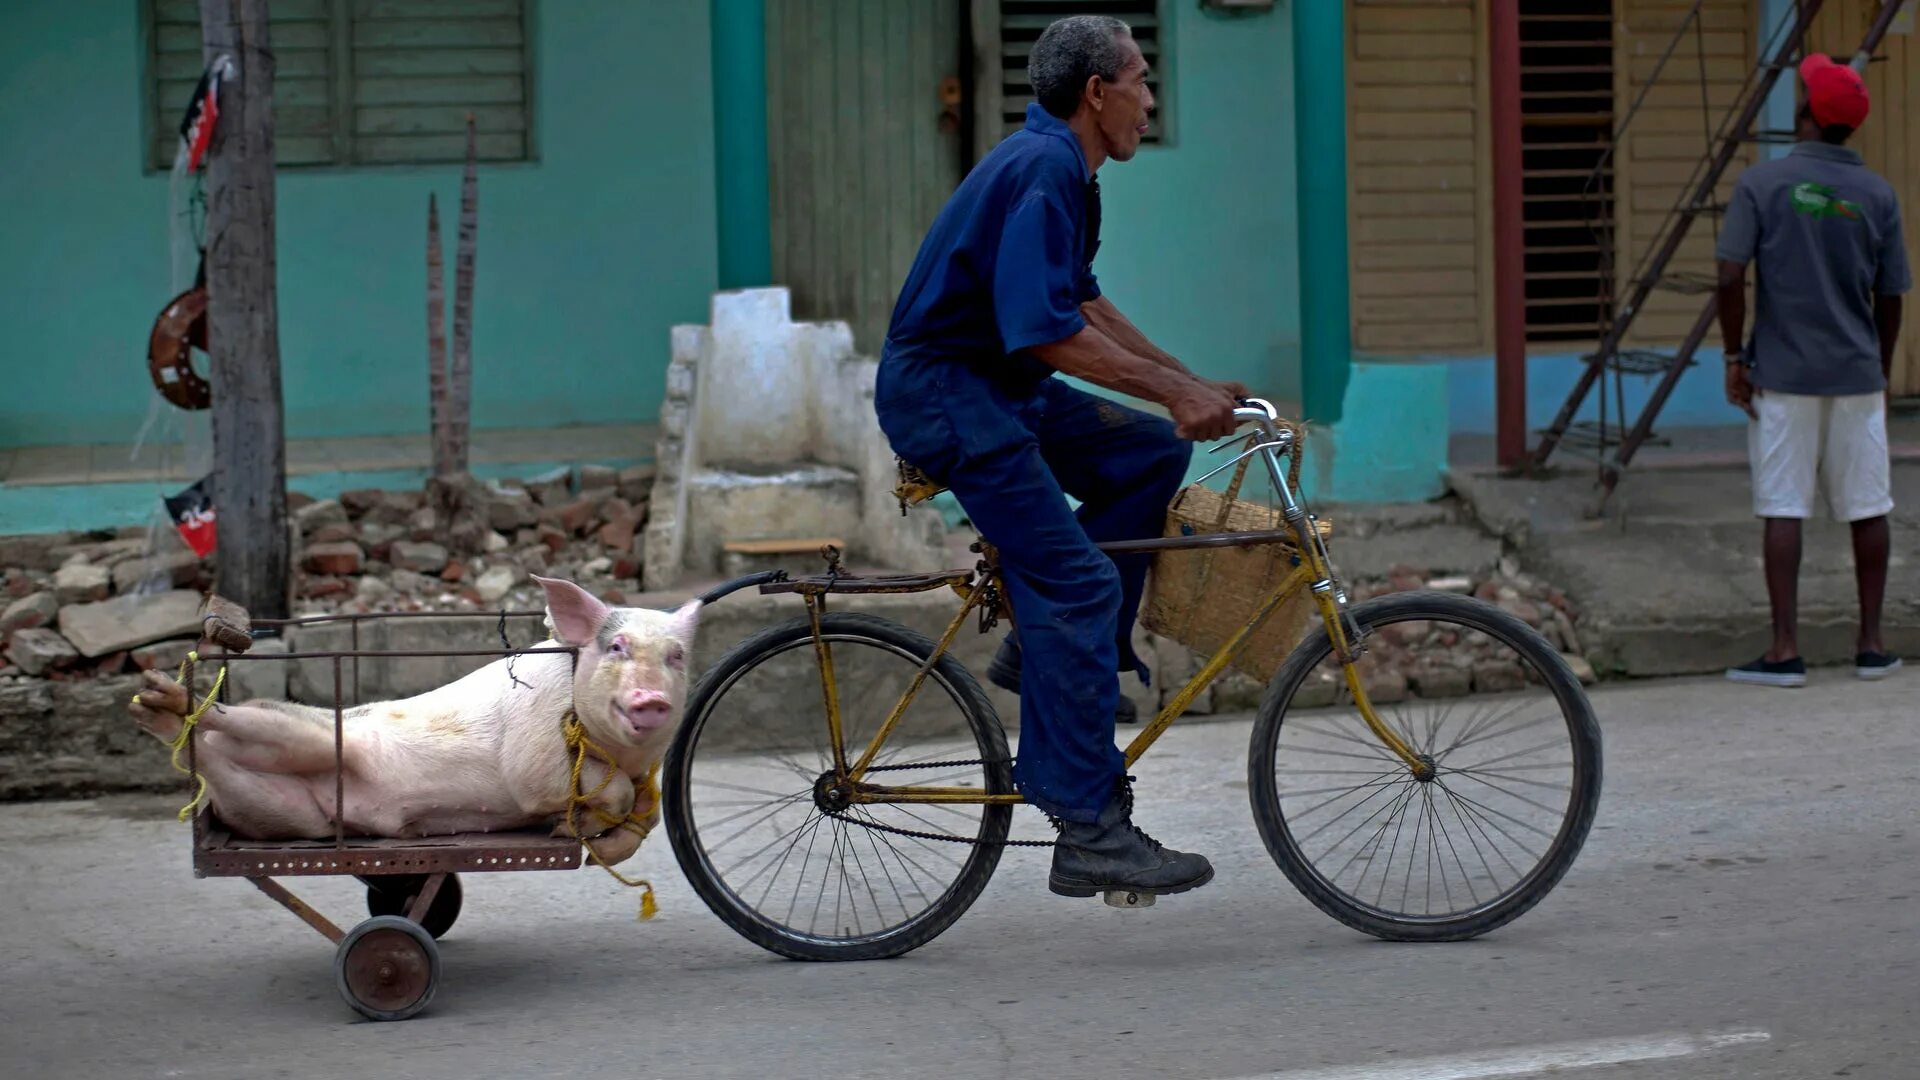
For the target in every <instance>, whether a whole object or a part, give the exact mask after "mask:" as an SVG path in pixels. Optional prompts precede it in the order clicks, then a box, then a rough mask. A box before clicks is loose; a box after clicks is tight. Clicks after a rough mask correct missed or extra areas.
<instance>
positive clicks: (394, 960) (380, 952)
mask: <svg viewBox="0 0 1920 1080" xmlns="http://www.w3.org/2000/svg"><path fill="white" fill-rule="evenodd" d="M333 979H334V984H335V985H336V986H338V987H339V988H340V996H341V997H343V998H345V999H346V1001H347V1004H349V1005H351V1006H353V1008H354V1011H356V1012H358V1013H359V1014H360V1015H362V1016H364V1017H366V1018H367V1019H369V1020H405V1019H407V1018H408V1017H410V1016H412V1015H413V1014H415V1013H417V1012H419V1011H420V1010H421V1009H424V1008H426V1007H427V1002H429V1001H432V1000H433V992H434V991H435V990H437V989H439V986H440V947H439V946H437V945H435V944H434V943H433V938H431V937H429V936H428V935H427V932H426V930H424V929H422V928H421V927H419V926H416V925H415V924H414V923H412V922H411V921H409V920H407V919H404V918H401V917H400V916H398V915H376V916H374V917H373V918H371V919H368V920H367V921H366V922H363V923H361V924H360V925H358V926H356V927H354V928H353V929H352V930H349V931H347V936H346V937H345V938H342V939H341V941H340V947H339V949H337V950H336V951H335V952H334V954H333Z"/></svg>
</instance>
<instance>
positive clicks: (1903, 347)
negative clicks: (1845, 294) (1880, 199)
mask: <svg viewBox="0 0 1920 1080" xmlns="http://www.w3.org/2000/svg"><path fill="white" fill-rule="evenodd" d="M1913 2H1914V0H1908V3H1909V4H1911V3H1913ZM1878 11H1879V0H1827V3H1826V5H1825V6H1824V7H1823V8H1822V9H1821V11H1820V15H1819V17H1818V18H1817V19H1815V20H1814V24H1813V41H1812V42H1811V44H1810V47H1811V48H1812V49H1813V51H1815V52H1824V53H1829V54H1831V55H1832V56H1834V57H1836V58H1837V59H1840V60H1842V61H1845V60H1846V59H1848V58H1849V57H1851V56H1852V55H1853V51H1854V50H1855V49H1858V48H1859V47H1860V42H1861V41H1862V40H1864V39H1865V38H1866V36H1867V27H1868V25H1869V24H1870V22H1871V21H1872V19H1873V17H1874V15H1875V14H1877V13H1878ZM1907 24H1908V18H1907V16H1906V15H1904V14H1903V15H1902V16H1901V17H1900V19H1899V20H1896V23H1895V29H1896V32H1894V33H1891V34H1888V35H1887V36H1886V39H1885V40H1884V41H1882V42H1881V43H1880V47H1879V48H1878V49H1876V50H1874V56H1875V58H1876V59H1875V61H1874V62H1873V63H1871V64H1869V65H1867V93H1868V94H1869V95H1870V96H1871V97H1872V99H1873V112H1872V113H1871V114H1870V115H1869V116H1868V117H1867V123H1866V126H1864V127H1862V128H1861V129H1860V131H1859V133H1858V134H1856V135H1854V137H1853V139H1852V140H1851V141H1850V142H1849V143H1848V145H1849V146H1852V147H1853V148H1854V149H1856V150H1859V151H1860V153H1861V156H1863V157H1865V158H1866V159H1867V167H1868V168H1870V169H1872V170H1873V171H1874V172H1877V173H1879V174H1880V175H1881V176H1884V177H1886V178H1887V181H1888V182H1889V183H1891V184H1892V185H1893V190H1894V191H1895V193H1897V194H1898V195H1899V197H1900V214H1901V218H1902V224H1903V225H1904V227H1905V229H1906V239H1907V259H1908V261H1909V262H1913V263H1915V265H1920V100H1916V97H1920V41H1915V40H1914V31H1913V30H1911V29H1910V28H1908V25H1907ZM1882 57H1884V59H1880V58H1882ZM1908 303H1909V304H1911V303H1912V300H1911V298H1909V301H1908ZM1915 338H1916V333H1915V331H1914V330H1913V329H1912V328H1911V321H1910V323H1909V329H1908V330H1907V331H1905V332H1904V333H1902V334H1901V335H1900V348H1899V351H1898V352H1896V353H1895V354H1894V358H1893V380H1892V390H1893V393H1894V396H1895V397H1911V396H1914V395H1920V342H1916V340H1915Z"/></svg>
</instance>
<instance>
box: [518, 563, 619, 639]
mask: <svg viewBox="0 0 1920 1080" xmlns="http://www.w3.org/2000/svg"><path fill="white" fill-rule="evenodd" d="M533 580H535V581H537V582H539V583H540V587H541V588H542V589H545V590H546V593H547V620H548V621H549V622H550V623H552V625H553V634H554V636H555V637H557V638H559V639H560V640H561V641H564V642H566V643H567V644H568V645H585V644H586V643H587V642H589V641H592V640H593V639H594V636H595V635H596V634H598V633H599V632H600V624H601V623H603V622H605V621H606V619H607V616H608V615H610V614H612V613H613V609H612V608H609V607H608V606H607V605H605V604H603V603H601V602H600V599H599V598H598V597H596V596H594V595H593V594H592V593H590V592H588V591H587V590H585V589H583V588H581V587H580V586H578V585H575V584H574V583H573V582H571V581H561V580H559V579H558V578H543V577H540V576H539V575H537V574H536V575H533Z"/></svg>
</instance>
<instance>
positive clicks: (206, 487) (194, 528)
mask: <svg viewBox="0 0 1920 1080" xmlns="http://www.w3.org/2000/svg"><path fill="white" fill-rule="evenodd" d="M162 501H163V502H165V503H166V505H167V516H168V517H171V518H172V519H173V527H174V528H175V529H178V530H179V531H180V538H181V539H182V540H185V541H186V542H187V546H188V547H190V548H192V549H193V553H194V554H195V555H198V556H199V557H201V558H203V559H204V558H206V557H207V556H208V555H211V554H212V553H213V548H214V521H213V477H211V476H208V477H203V478H202V479H201V480H200V481H199V482H198V483H196V484H194V485H193V486H192V487H190V488H188V489H187V490H185V491H183V492H181V493H180V494H178V495H167V496H163V498H162Z"/></svg>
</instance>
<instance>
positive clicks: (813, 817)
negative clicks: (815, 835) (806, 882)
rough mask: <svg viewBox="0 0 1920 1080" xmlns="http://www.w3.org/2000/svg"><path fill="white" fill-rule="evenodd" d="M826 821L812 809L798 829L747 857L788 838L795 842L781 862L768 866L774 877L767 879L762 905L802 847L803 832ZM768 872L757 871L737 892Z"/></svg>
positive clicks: (751, 856)
mask: <svg viewBox="0 0 1920 1080" xmlns="http://www.w3.org/2000/svg"><path fill="white" fill-rule="evenodd" d="M824 820H826V818H825V816H824V815H822V814H821V813H820V812H819V811H818V810H814V809H811V808H810V809H809V810H808V813H807V818H806V820H805V821H802V822H801V823H800V824H799V825H798V826H797V827H796V828H794V829H791V830H789V831H788V832H787V833H785V834H783V835H781V836H776V837H774V838H773V839H772V840H771V841H769V842H768V843H767V845H766V847H763V848H761V849H760V851H759V852H755V853H754V854H753V855H749V856H747V858H748V859H751V858H755V857H756V856H758V855H759V854H760V852H764V851H766V850H768V848H771V847H773V845H774V844H778V843H779V842H780V841H782V840H785V839H786V838H787V837H788V836H791V837H793V842H792V843H790V844H788V845H787V850H786V851H785V852H784V853H783V854H781V856H780V861H779V862H777V863H772V862H770V863H768V864H767V866H770V867H772V868H773V876H772V877H770V878H768V879H767V887H766V889H765V890H764V891H762V892H761V894H760V902H761V903H763V904H764V903H766V902H767V896H768V895H769V894H770V893H772V892H773V883H774V882H776V881H778V880H780V871H781V870H783V869H785V868H786V865H787V859H788V858H790V857H791V856H792V855H793V849H794V848H796V847H799V846H800V834H801V833H802V832H805V831H807V827H808V826H812V827H813V828H816V829H817V828H819V827H820V825H819V823H820V822H822V821H824ZM745 861H746V860H744V859H743V860H741V862H745ZM734 865H735V866H736V867H737V866H739V865H740V864H739V863H735V864H734ZM766 872H767V870H766V867H762V868H761V869H759V870H758V871H756V872H755V873H754V875H753V876H752V877H750V878H748V879H747V880H745V881H743V882H741V883H740V888H739V889H737V890H735V892H736V893H738V892H740V891H743V890H745V889H746V888H747V887H748V886H750V885H752V884H753V883H754V882H755V881H758V880H760V875H761V874H764V873H766Z"/></svg>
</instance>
